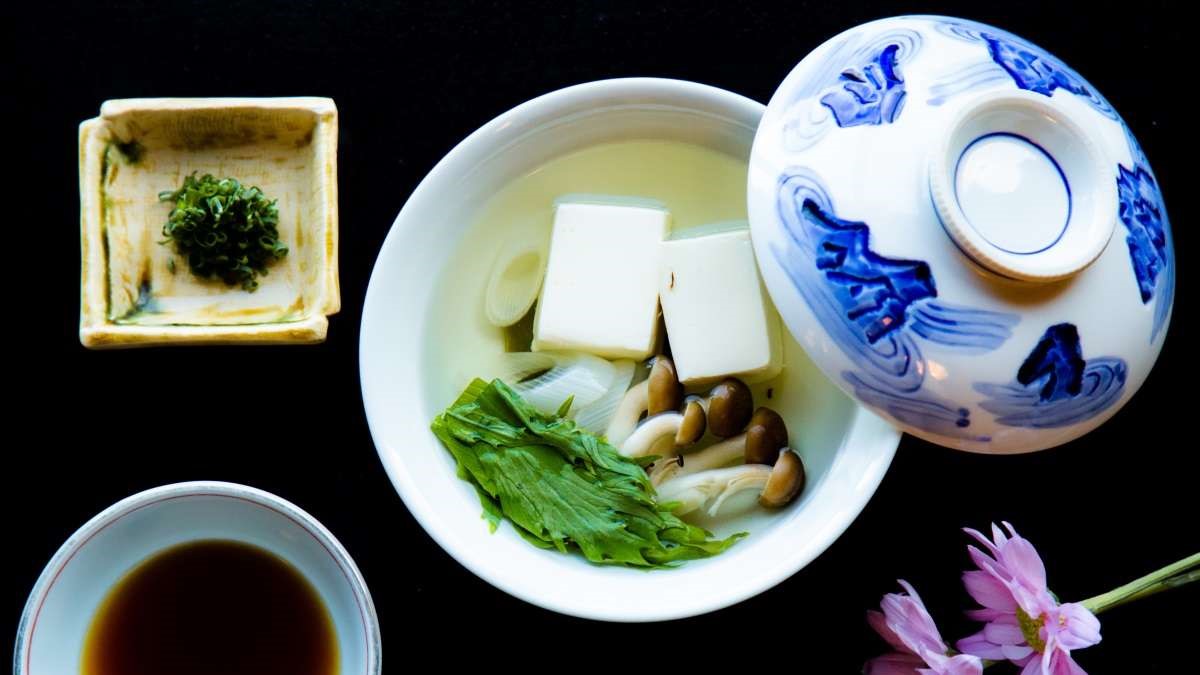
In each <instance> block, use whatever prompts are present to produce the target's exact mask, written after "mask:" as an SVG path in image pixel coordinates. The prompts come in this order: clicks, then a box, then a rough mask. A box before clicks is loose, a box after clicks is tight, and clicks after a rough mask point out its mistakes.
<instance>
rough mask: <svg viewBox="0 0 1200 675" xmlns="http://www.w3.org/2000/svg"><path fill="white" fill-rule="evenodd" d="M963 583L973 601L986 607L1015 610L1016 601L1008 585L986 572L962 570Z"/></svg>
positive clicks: (1008, 610)
mask: <svg viewBox="0 0 1200 675" xmlns="http://www.w3.org/2000/svg"><path fill="white" fill-rule="evenodd" d="M962 580H963V585H964V586H966V587H967V593H969V594H970V595H971V597H972V598H974V599H975V602H978V603H979V604H981V605H983V606H984V607H986V608H988V609H997V610H1001V611H1005V612H1016V611H1017V601H1016V600H1014V599H1013V595H1012V593H1011V592H1010V591H1009V590H1008V587H1007V586H1005V585H1004V584H1003V583H1001V582H1000V581H999V580H998V579H996V577H994V576H992V575H991V574H988V573H987V572H977V571H971V572H963V576H962Z"/></svg>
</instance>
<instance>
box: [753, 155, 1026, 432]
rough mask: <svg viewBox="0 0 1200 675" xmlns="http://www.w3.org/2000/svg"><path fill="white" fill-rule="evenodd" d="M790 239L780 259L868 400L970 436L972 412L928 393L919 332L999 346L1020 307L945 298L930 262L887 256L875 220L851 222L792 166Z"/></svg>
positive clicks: (908, 419)
mask: <svg viewBox="0 0 1200 675" xmlns="http://www.w3.org/2000/svg"><path fill="white" fill-rule="evenodd" d="M777 208H778V213H779V217H780V221H781V222H782V223H783V229H784V234H786V237H785V239H784V245H782V246H781V245H777V244H772V246H771V250H772V253H773V255H774V256H775V258H776V260H778V261H779V263H780V265H781V266H782V268H783V269H784V270H785V271H786V272H787V274H788V276H789V278H790V279H791V281H792V284H793V285H794V286H795V287H796V289H797V290H798V291H799V293H800V294H801V296H802V297H803V298H804V299H805V301H806V302H807V303H808V305H809V306H810V307H811V308H812V309H813V311H814V313H816V315H817V318H818V319H819V321H820V322H821V324H822V326H824V327H825V328H826V330H828V331H829V334H830V336H831V337H832V338H833V340H834V341H835V342H836V343H837V344H838V346H839V347H840V348H841V349H842V351H843V352H844V353H845V354H846V356H848V357H849V358H850V359H851V360H852V361H854V362H855V363H856V364H858V365H859V366H860V368H861V370H860V371H846V372H845V373H843V377H844V378H845V379H846V381H847V382H848V383H849V384H850V385H851V386H853V387H854V388H855V391H856V394H857V395H858V396H859V398H861V399H863V400H864V401H867V402H869V403H872V404H873V405H876V406H877V407H879V408H882V409H884V410H887V411H889V412H890V413H891V414H892V415H893V416H894V417H896V418H897V419H899V420H901V421H902V422H905V423H906V424H910V425H912V426H915V427H918V428H921V429H925V430H927V431H930V432H933V433H939V434H945V435H954V436H959V437H966V438H973V439H975V440H986V438H984V437H980V436H974V435H970V434H969V433H968V432H966V431H965V430H966V428H967V427H969V426H970V419H969V412H968V411H967V410H966V409H965V408H964V407H963V406H960V405H955V404H953V403H951V402H949V401H944V400H941V399H939V398H937V397H934V396H932V395H930V394H922V393H920V389H921V385H922V383H923V382H924V377H925V375H924V373H925V363H924V360H923V358H922V356H921V350H920V347H919V345H918V339H922V340H925V341H929V342H933V343H936V344H939V345H942V346H945V347H949V348H952V349H955V350H959V351H964V352H968V353H979V352H986V351H990V350H992V349H995V348H996V347H999V346H1000V345H1001V344H1003V343H1004V341H1005V340H1007V339H1008V337H1009V336H1010V335H1011V327H1012V326H1013V325H1014V324H1015V323H1016V322H1017V317H1016V315H1012V314H1006V313H999V312H990V311H984V310H977V309H970V308H962V307H955V306H953V305H949V304H947V303H944V302H940V301H938V300H937V285H936V283H935V281H934V278H933V274H932V272H931V270H930V268H929V265H928V264H926V263H925V262H923V261H919V260H902V259H894V258H888V257H885V256H882V255H879V254H878V253H876V252H875V251H873V250H871V247H870V227H869V226H868V225H867V224H866V223H861V222H854V221H848V220H843V219H841V218H838V217H837V216H836V215H835V210H834V207H833V204H832V202H831V201H830V198H829V196H828V193H827V192H826V191H825V189H824V187H823V186H822V185H821V184H820V182H819V181H818V180H817V178H816V177H815V176H814V175H813V174H812V173H811V172H810V171H808V170H807V169H803V168H792V169H789V170H787V171H786V172H784V174H783V175H781V176H780V179H779V187H778V201H777Z"/></svg>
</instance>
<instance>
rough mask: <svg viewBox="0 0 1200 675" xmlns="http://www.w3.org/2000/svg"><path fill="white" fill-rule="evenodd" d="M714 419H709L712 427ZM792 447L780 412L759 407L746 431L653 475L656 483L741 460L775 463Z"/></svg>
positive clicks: (665, 463)
mask: <svg viewBox="0 0 1200 675" xmlns="http://www.w3.org/2000/svg"><path fill="white" fill-rule="evenodd" d="M711 425H712V417H711V415H710V417H709V426H710V428H711ZM787 445H788V432H787V425H785V424H784V422H783V418H782V417H780V416H779V413H777V412H775V411H774V410H771V409H770V408H759V409H758V410H755V411H754V415H753V416H752V417H751V418H750V424H749V425H747V427H746V430H745V431H744V432H742V433H740V434H738V435H737V436H734V437H732V438H727V439H725V440H723V441H721V442H720V443H714V444H713V445H710V446H708V447H707V448H705V449H703V450H701V451H700V452H695V453H692V454H690V455H682V456H680V457H679V458H678V459H677V460H675V461H674V462H664V463H663V464H662V467H661V468H656V469H655V471H654V472H653V473H652V474H651V479H652V481H653V482H654V484H656V485H657V484H660V483H663V482H666V481H668V480H669V479H672V478H678V477H683V476H687V475H690V474H695V473H699V472H701V471H708V470H710V469H715V468H717V467H722V466H728V465H730V464H733V463H734V462H737V461H743V462H745V463H746V464H773V463H774V462H775V457H776V456H777V455H778V454H779V451H780V450H781V449H783V448H786V447H787Z"/></svg>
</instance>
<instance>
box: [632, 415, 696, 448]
mask: <svg viewBox="0 0 1200 675" xmlns="http://www.w3.org/2000/svg"><path fill="white" fill-rule="evenodd" d="M682 425H683V415H681V414H679V413H663V414H661V415H655V416H654V417H647V418H646V421H645V422H642V423H641V424H640V425H639V426H638V428H637V429H634V430H633V433H632V434H630V435H629V438H627V439H625V442H624V443H622V444H621V454H622V455H624V456H626V457H645V456H646V455H661V454H663V453H661V452H655V448H656V447H657V446H658V445H659V443H660V442H666V441H668V440H671V441H673V440H674V439H675V434H677V433H679V427H680V426H682Z"/></svg>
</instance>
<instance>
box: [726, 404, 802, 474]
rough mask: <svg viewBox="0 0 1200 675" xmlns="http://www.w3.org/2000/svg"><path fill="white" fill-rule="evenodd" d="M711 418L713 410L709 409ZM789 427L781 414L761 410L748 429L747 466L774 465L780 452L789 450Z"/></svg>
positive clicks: (755, 412) (765, 409)
mask: <svg viewBox="0 0 1200 675" xmlns="http://www.w3.org/2000/svg"><path fill="white" fill-rule="evenodd" d="M709 417H710V419H711V417H712V410H711V408H710V409H709ZM787 445H788V432H787V425H785V424H784V423H783V418H782V417H780V416H779V413H777V412H775V411H774V410H771V409H770V408H759V409H758V410H755V411H754V416H753V417H751V418H750V425H749V426H747V427H746V449H745V457H746V463H747V464H774V463H775V461H776V460H777V459H779V451H780V450H782V449H784V448H787Z"/></svg>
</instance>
